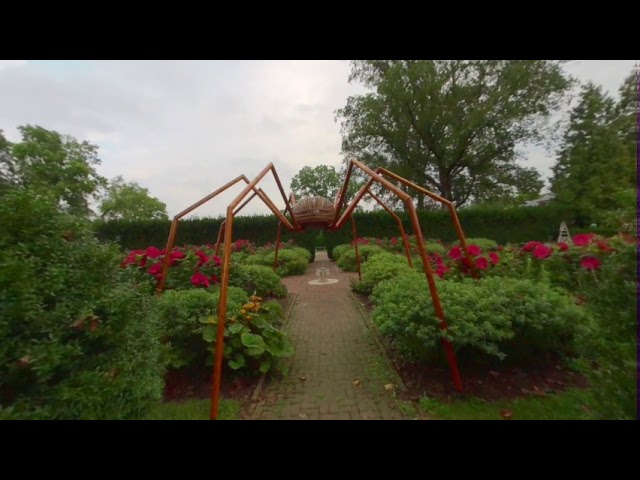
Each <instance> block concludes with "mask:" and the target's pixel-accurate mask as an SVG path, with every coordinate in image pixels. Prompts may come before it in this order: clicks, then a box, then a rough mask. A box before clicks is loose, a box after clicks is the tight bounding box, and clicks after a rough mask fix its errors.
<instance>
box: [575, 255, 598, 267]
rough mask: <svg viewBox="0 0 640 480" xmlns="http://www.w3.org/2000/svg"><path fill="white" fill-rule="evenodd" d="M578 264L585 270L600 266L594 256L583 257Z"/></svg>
mask: <svg viewBox="0 0 640 480" xmlns="http://www.w3.org/2000/svg"><path fill="white" fill-rule="evenodd" d="M580 266H581V267H582V268H584V269H585V270H596V269H598V268H600V260H598V259H597V258H596V257H583V258H582V261H581V262H580Z"/></svg>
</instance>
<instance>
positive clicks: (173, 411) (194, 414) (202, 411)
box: [147, 399, 240, 420]
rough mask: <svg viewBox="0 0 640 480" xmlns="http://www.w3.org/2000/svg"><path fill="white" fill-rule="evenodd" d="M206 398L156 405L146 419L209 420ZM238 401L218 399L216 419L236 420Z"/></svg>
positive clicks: (237, 416) (208, 403)
mask: <svg viewBox="0 0 640 480" xmlns="http://www.w3.org/2000/svg"><path fill="white" fill-rule="evenodd" d="M210 408H211V403H210V400H208V399H191V400H186V401H184V402H167V403H163V404H161V405H158V407H156V409H155V410H154V411H153V412H152V413H151V414H150V415H149V417H148V418H147V420H209V409H210ZM239 416H240V403H239V402H237V401H235V400H223V399H221V400H220V409H219V411H218V420H238V418H239Z"/></svg>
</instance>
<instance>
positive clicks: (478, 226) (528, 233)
mask: <svg viewBox="0 0 640 480" xmlns="http://www.w3.org/2000/svg"><path fill="white" fill-rule="evenodd" d="M418 215H419V219H420V224H421V226H422V231H423V233H424V235H425V237H426V238H439V239H440V240H442V241H444V242H452V241H455V240H456V238H457V237H456V234H455V230H454V228H453V225H452V223H451V217H450V216H449V213H448V211H435V212H434V211H423V212H419V214H418ZM398 216H399V217H400V218H401V219H402V221H403V224H404V226H405V229H406V233H407V234H409V235H410V234H412V233H413V229H412V228H411V224H410V221H409V218H408V216H407V214H406V213H404V212H398ZM458 216H459V218H460V223H461V224H462V228H463V230H464V233H465V235H466V236H468V237H481V238H489V239H492V240H495V241H496V242H498V243H501V244H504V243H509V242H511V243H522V242H528V241H530V240H538V241H550V240H553V239H555V238H556V237H557V235H558V230H559V227H560V223H562V222H567V225H568V227H569V230H570V231H571V233H572V234H573V233H574V232H576V233H577V232H578V231H580V230H581V229H584V228H588V227H589V225H590V223H591V221H590V219H589V218H587V217H585V216H584V215H582V214H580V213H579V212H578V211H576V210H572V209H568V208H566V207H562V206H554V205H549V206H543V207H519V208H511V209H495V208H492V209H488V208H468V209H462V210H459V211H458ZM354 218H355V221H356V226H357V230H358V236H360V237H378V238H380V237H394V236H398V235H399V232H398V226H397V224H396V222H395V220H394V219H393V217H391V216H390V215H389V214H388V213H387V212H385V211H374V212H358V213H355V214H354ZM222 220H223V219H222V218H202V219H188V220H182V221H180V225H179V228H178V236H177V243H178V244H179V245H181V244H193V245H200V244H207V243H215V240H216V237H217V234H218V229H219V227H220V223H221V222H222ZM170 225H171V223H170V222H168V221H160V220H152V221H145V222H124V221H111V222H96V223H95V224H94V226H95V231H96V235H97V237H98V238H99V239H101V240H111V241H115V242H117V243H119V244H120V245H122V246H123V247H124V248H129V249H136V248H146V247H147V246H149V245H156V246H164V245H165V243H166V241H167V236H168V235H169V228H170ZM277 228H278V219H277V218H276V217H275V216H274V215H256V216H248V217H238V218H236V219H235V221H234V239H247V240H251V241H253V242H255V243H256V244H257V245H262V244H265V243H268V242H273V241H275V238H276V232H277ZM589 230H590V231H597V229H595V230H594V229H592V228H589ZM602 233H604V234H606V233H608V232H602ZM290 238H293V239H294V240H295V242H296V244H298V245H300V246H302V247H304V248H306V249H307V250H309V251H310V252H314V251H315V247H316V246H319V245H317V242H318V240H321V239H322V238H324V241H323V243H324V244H325V245H326V247H327V250H328V251H329V255H331V250H332V249H333V247H335V246H336V245H340V244H342V243H349V242H351V241H352V240H353V239H352V233H351V225H350V224H349V223H348V224H347V225H345V227H344V228H343V229H342V230H340V231H338V232H322V235H319V232H318V231H315V230H312V231H309V232H304V233H297V234H292V233H290V232H288V231H286V230H283V232H282V241H283V242H285V241H287V240H289V239H290Z"/></svg>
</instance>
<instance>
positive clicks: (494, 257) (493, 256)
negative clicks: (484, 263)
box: [489, 252, 500, 265]
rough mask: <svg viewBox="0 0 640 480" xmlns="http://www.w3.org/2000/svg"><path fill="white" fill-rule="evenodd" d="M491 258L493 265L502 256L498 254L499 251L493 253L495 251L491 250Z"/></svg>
mask: <svg viewBox="0 0 640 480" xmlns="http://www.w3.org/2000/svg"><path fill="white" fill-rule="evenodd" d="M489 260H491V263H492V264H493V265H497V263H498V262H499V261H500V257H499V256H498V254H497V253H493V252H491V253H490V254H489Z"/></svg>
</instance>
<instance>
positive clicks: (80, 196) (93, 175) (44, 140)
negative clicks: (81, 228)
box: [0, 125, 105, 215]
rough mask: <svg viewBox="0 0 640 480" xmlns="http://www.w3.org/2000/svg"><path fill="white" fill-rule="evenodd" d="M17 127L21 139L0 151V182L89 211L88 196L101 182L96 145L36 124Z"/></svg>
mask: <svg viewBox="0 0 640 480" xmlns="http://www.w3.org/2000/svg"><path fill="white" fill-rule="evenodd" d="M18 129H19V131H20V133H21V134H22V140H21V141H20V142H18V143H15V144H9V146H8V152H5V154H4V155H0V162H1V163H2V165H0V177H2V182H3V183H5V184H10V185H14V186H18V187H23V188H30V189H34V190H38V191H42V192H46V193H47V194H49V195H51V196H52V197H53V198H54V199H55V200H57V201H58V203H59V205H60V207H61V208H63V209H64V210H66V211H68V212H70V213H74V214H80V215H88V214H90V213H91V209H90V208H89V199H90V198H91V197H94V198H97V196H98V190H99V188H100V187H102V186H104V185H105V179H104V178H103V177H101V176H100V175H99V174H98V173H97V171H96V166H97V165H99V164H100V159H99V158H98V147H97V146H96V145H92V144H90V143H89V142H87V141H83V142H79V141H78V140H76V139H75V138H73V137H70V136H65V135H61V134H60V133H58V132H55V131H52V130H46V129H44V128H42V127H39V126H33V125H26V126H21V127H18Z"/></svg>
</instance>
